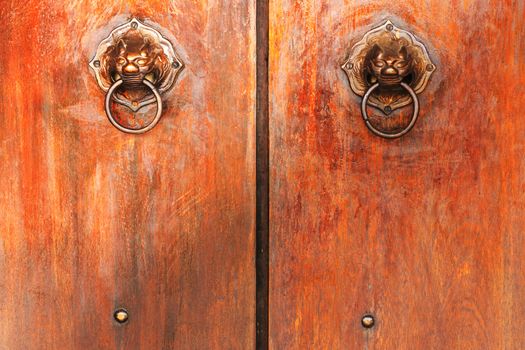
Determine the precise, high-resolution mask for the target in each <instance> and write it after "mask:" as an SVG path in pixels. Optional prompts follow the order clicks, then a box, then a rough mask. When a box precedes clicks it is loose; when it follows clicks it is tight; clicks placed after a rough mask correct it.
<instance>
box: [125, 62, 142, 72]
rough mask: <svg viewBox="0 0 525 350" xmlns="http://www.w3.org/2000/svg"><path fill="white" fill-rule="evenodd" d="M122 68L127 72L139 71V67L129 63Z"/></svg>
mask: <svg viewBox="0 0 525 350" xmlns="http://www.w3.org/2000/svg"><path fill="white" fill-rule="evenodd" d="M122 70H123V71H124V72H125V73H137V72H138V71H139V67H137V66H135V65H134V64H131V63H128V64H127V65H125V66H124V68H123V69H122Z"/></svg>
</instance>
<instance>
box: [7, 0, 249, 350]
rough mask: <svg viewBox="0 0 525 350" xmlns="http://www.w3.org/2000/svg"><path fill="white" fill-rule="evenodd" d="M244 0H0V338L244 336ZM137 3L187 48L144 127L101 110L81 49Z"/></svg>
mask: <svg viewBox="0 0 525 350" xmlns="http://www.w3.org/2000/svg"><path fill="white" fill-rule="evenodd" d="M254 11H255V10H254V3H253V2H251V1H246V2H235V1H233V2H232V1H218V2H206V1H203V2H194V1H184V0H181V1H147V2H143V1H119V0H112V1H33V0H30V1H4V2H3V3H2V6H1V8H0V19H1V23H2V25H3V26H2V31H1V32H0V39H1V42H2V43H3V47H4V49H3V51H2V55H1V57H0V86H1V87H0V88H1V92H0V98H1V102H0V174H1V178H2V180H1V181H0V208H2V212H3V215H2V219H1V220H0V348H1V349H10V350H15V349H24V350H25V349H190V348H191V349H249V348H252V347H253V344H254V337H255V320H254V319H255V300H254V296H255V271H254V270H255V267H254V263H253V261H254V238H255V237H254V220H255V219H254V217H255V216H254V209H255V173H254V172H255V145H254V135H255V128H254V107H255V100H254V98H255V61H254V59H253V58H254V56H255V12H254ZM133 16H137V17H139V18H141V19H144V20H146V21H149V23H151V24H153V25H157V26H158V29H159V30H160V31H161V32H162V33H163V34H164V35H166V36H168V38H169V39H170V40H171V41H172V42H173V44H174V46H175V47H176V50H177V51H178V53H179V54H180V55H181V57H182V59H183V61H184V62H185V64H186V68H185V70H184V71H183V73H182V75H181V76H180V78H179V80H178V82H177V83H176V85H175V87H174V89H173V90H172V91H171V92H170V93H169V94H168V95H167V96H166V98H165V101H164V108H165V111H164V114H163V117H162V119H161V121H160V123H159V124H158V125H157V127H155V129H153V130H152V131H151V132H149V133H147V134H144V135H140V136H133V135H127V134H124V133H121V132H119V131H118V130H116V129H115V128H114V127H112V126H111V125H110V123H109V122H108V120H107V119H106V116H105V114H104V109H103V103H104V94H103V93H102V91H100V89H99V88H98V86H97V85H96V83H95V80H94V77H93V76H92V74H91V72H90V71H89V67H88V62H89V60H90V59H91V57H92V55H93V54H94V52H95V49H96V46H97V45H98V43H99V42H100V40H102V39H103V38H105V37H106V36H107V35H108V34H109V32H110V31H111V30H112V29H113V28H114V27H115V26H117V25H119V24H121V23H123V22H125V21H127V20H128V19H129V18H131V17H133ZM117 307H125V308H127V309H128V311H129V313H130V318H129V322H128V323H127V324H124V325H118V324H117V323H115V322H114V320H113V316H112V314H113V310H114V309H115V308H117Z"/></svg>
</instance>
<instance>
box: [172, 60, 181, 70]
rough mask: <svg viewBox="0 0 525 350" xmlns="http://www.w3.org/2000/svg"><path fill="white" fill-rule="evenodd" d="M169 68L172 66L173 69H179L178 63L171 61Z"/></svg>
mask: <svg viewBox="0 0 525 350" xmlns="http://www.w3.org/2000/svg"><path fill="white" fill-rule="evenodd" d="M171 66H172V67H173V68H179V67H180V63H179V62H177V61H173V63H172V64H171Z"/></svg>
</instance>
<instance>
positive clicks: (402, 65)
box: [396, 61, 408, 68]
mask: <svg viewBox="0 0 525 350" xmlns="http://www.w3.org/2000/svg"><path fill="white" fill-rule="evenodd" d="M407 64H408V62H407V61H399V62H397V63H396V67H397V68H403V67H406V66H407Z"/></svg>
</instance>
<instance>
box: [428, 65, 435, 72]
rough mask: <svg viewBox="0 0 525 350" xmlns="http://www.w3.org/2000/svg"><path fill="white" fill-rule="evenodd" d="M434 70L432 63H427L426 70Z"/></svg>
mask: <svg viewBox="0 0 525 350" xmlns="http://www.w3.org/2000/svg"><path fill="white" fill-rule="evenodd" d="M433 70H434V65H433V64H431V63H429V64H427V71H429V72H432V71H433Z"/></svg>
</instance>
